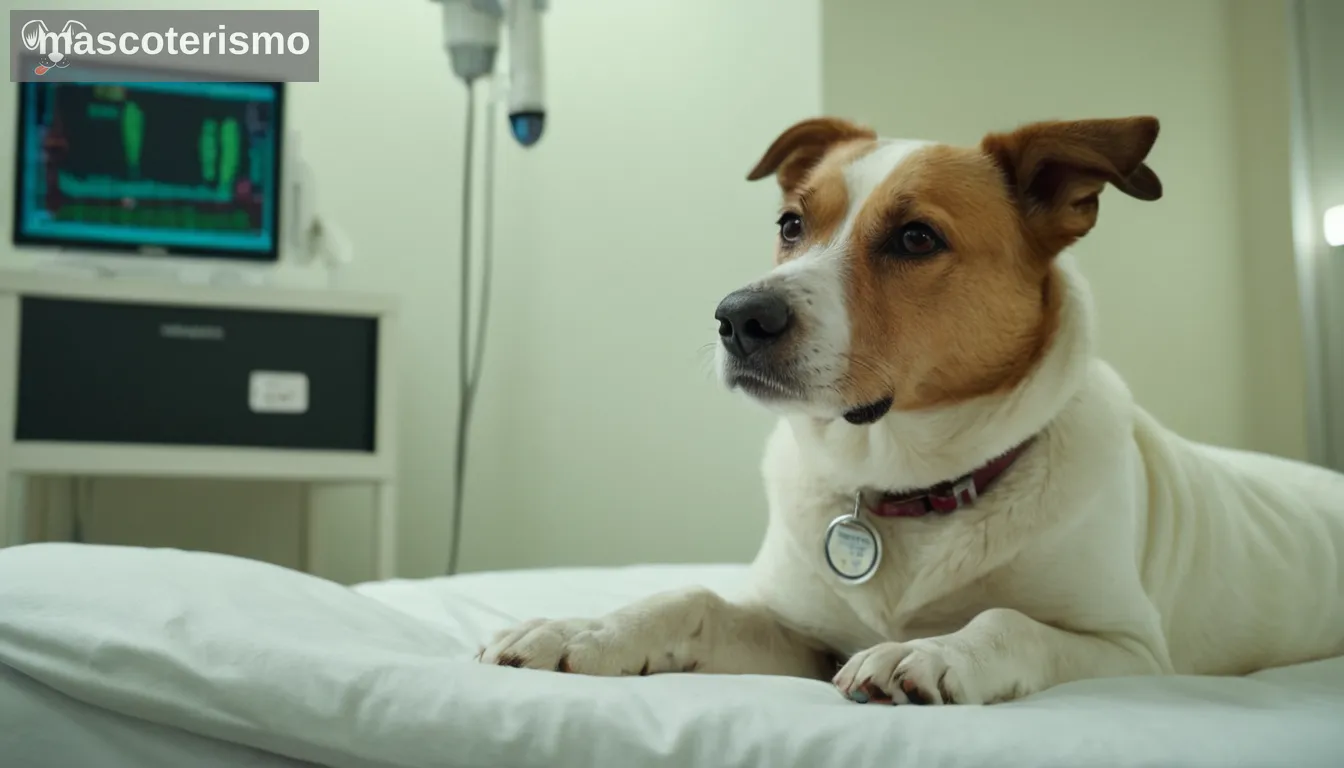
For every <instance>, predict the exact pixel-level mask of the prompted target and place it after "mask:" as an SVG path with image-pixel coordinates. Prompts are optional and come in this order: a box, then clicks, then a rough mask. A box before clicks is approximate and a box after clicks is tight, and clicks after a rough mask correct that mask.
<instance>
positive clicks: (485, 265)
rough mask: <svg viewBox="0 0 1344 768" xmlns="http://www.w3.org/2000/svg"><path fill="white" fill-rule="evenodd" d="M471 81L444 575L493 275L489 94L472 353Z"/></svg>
mask: <svg viewBox="0 0 1344 768" xmlns="http://www.w3.org/2000/svg"><path fill="white" fill-rule="evenodd" d="M474 85H475V82H474V81H468V82H467V124H466V139H465V142H464V143H465V151H464V153H463V155H464V159H463V168H462V224H461V226H462V244H461V248H462V252H461V259H462V277H461V280H462V283H461V290H460V292H459V293H460V298H459V313H458V315H459V319H458V323H459V326H458V337H457V338H458V350H457V364H458V406H457V453H456V457H455V464H454V467H453V469H454V471H453V509H452V539H451V540H450V541H449V544H448V575H450V576H451V575H453V574H455V573H457V567H458V559H459V556H460V554H461V543H462V502H463V497H464V492H465V489H466V479H467V478H466V474H467V449H468V448H469V447H470V442H471V439H470V431H471V414H472V410H473V406H474V405H475V404H476V390H477V387H478V386H479V385H480V381H481V370H482V362H483V361H484V359H485V336H486V333H485V331H486V325H487V323H488V322H489V317H490V287H491V286H490V284H491V278H492V276H493V273H494V229H495V222H494V208H495V206H494V200H495V192H494V189H495V115H496V106H495V99H493V98H490V99H489V100H488V103H487V105H486V116H485V127H486V131H485V169H484V170H485V181H484V189H483V194H484V196H485V200H484V201H483V202H484V208H483V214H484V215H483V217H482V224H483V225H484V227H485V232H484V234H483V235H482V247H481V251H482V252H481V304H480V308H479V309H478V310H477V319H476V348H475V354H472V351H471V348H470V345H469V342H470V340H471V325H470V319H471V304H470V299H471V215H472V205H471V201H472V196H473V195H474V194H475V189H474V188H473V185H472V161H473V160H474V159H475V154H476V153H475V148H476V147H475V143H476V142H475V128H476V89H475V87H474Z"/></svg>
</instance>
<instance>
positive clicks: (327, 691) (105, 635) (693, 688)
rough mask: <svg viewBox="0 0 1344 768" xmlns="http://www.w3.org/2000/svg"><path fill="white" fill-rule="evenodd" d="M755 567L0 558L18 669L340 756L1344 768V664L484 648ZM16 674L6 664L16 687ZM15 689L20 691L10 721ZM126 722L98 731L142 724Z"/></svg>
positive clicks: (49, 551) (250, 741) (180, 556)
mask: <svg viewBox="0 0 1344 768" xmlns="http://www.w3.org/2000/svg"><path fill="white" fill-rule="evenodd" d="M741 572H742V571H741V569H740V568H738V567H735V566H715V567H689V566H688V567H673V566H664V567H655V566H647V567H635V568H626V569H586V570H585V569H579V570H573V569H571V570H553V571H536V572H519V573H500V574H481V575H468V576H460V577H456V578H453V579H436V580H429V581H421V582H388V583H383V584H368V585H363V586H361V587H358V588H355V589H346V588H343V587H340V586H338V585H335V584H331V583H329V582H324V581H321V580H319V579H316V578H312V577H309V576H305V575H303V574H299V573H295V572H292V571H287V570H284V569H280V568H276V567H273V566H269V565H265V564H262V563H257V562H253V561H247V560H241V559H236V558H230V557H224V556H219V555H209V554H201V553H186V552H179V551H173V550H141V549H129V548H112V547H87V546H85V547H80V546H76V545H54V544H46V545H30V546H26V547H20V548H16V549H9V550H4V551H0V663H3V664H5V665H7V666H9V667H11V668H12V669H13V670H15V671H17V672H19V673H22V675H26V676H28V677H31V678H33V679H35V680H37V681H40V682H42V683H44V684H46V685H48V686H50V687H51V688H53V689H55V690H56V691H59V692H61V693H63V694H65V695H67V696H69V697H70V698H72V699H74V700H77V701H80V702H85V703H87V704H92V705H94V706H97V707H104V708H107V709H110V710H114V711H116V712H119V713H122V715H124V716H129V717H130V718H137V719H139V720H143V721H148V722H149V723H157V724H161V725H167V726H171V727H172V728H177V729H181V730H185V731H189V732H191V733H193V734H197V735H199V736H204V737H208V738H210V739H219V740H223V741H226V742H234V743H237V744H242V745H247V746H249V747H254V748H258V749H262V750H267V751H270V752H274V753H277V754H279V755H284V756H288V757H290V758H294V759H299V760H309V761H313V762H318V763H323V764H328V765H333V766H501V765H517V766H538V767H542V766H544V767H545V768H561V767H563V766H621V768H638V766H646V765H676V766H690V765H714V766H736V765H768V766H780V767H781V768H787V767H788V766H799V767H800V768H802V767H803V766H806V767H808V768H815V767H816V766H830V765H834V766H845V767H846V768H853V767H854V766H866V765H873V766H878V765H881V766H905V765H915V766H934V765H938V766H957V767H961V766H967V767H969V766H1009V767H1011V766H1019V765H1020V766H1040V767H1047V766H1069V767H1070V768H1074V767H1075V766H1079V765H1087V766H1164V767H1166V768H1173V767H1182V766H1209V767H1210V768H1213V767H1214V766H1217V767H1219V768H1225V767H1226V766H1267V765H1276V766H1277V765H1285V766H1288V765H1290V766H1293V767H1294V768H1312V767H1313V766H1321V768H1326V767H1327V766H1329V767H1331V768H1337V766H1339V765H1342V764H1344V726H1342V725H1341V724H1342V723H1344V659H1336V660H1329V661H1323V662H1317V663H1314V664H1307V665H1302V666H1299V667H1295V668H1291V669H1283V670H1275V671H1271V672H1266V673H1261V674H1259V675H1256V676H1254V677H1253V678H1246V679H1195V678H1170V679H1131V680H1110V681H1092V682H1087V683H1079V684H1074V685H1068V686H1063V687H1060V688H1057V689H1055V690H1052V691H1048V692H1046V693H1044V694H1041V695H1038V696H1035V697H1032V698H1030V699H1027V700H1024V701H1020V702H1016V703H1013V704H1005V705H998V706H993V707H946V708H915V707H901V708H895V707H880V706H873V705H867V706H861V705H857V704H852V703H850V702H847V701H845V700H843V699H842V698H841V697H840V696H838V695H837V694H836V693H835V692H834V691H832V690H831V688H830V686H828V685H827V684H825V683H821V682H812V681H805V680H791V679H782V678H755V677H752V678H744V677H728V676H724V677H712V676H707V675H656V676H651V677H647V678H625V679H598V678H587V677H580V676H570V675H560V674H555V673H548V672H535V671H529V670H517V669H510V668H495V667H486V666H482V665H479V664H477V663H475V662H474V661H471V660H470V655H471V654H473V653H475V651H476V648H477V646H478V644H479V643H481V642H482V641H483V640H484V639H485V638H486V637H487V636H488V635H489V634H490V633H491V632H493V631H494V630H495V629H498V628H502V627H504V626H506V625H508V624H511V623H513V622H515V621H517V620H520V619H525V618H530V617H532V616H534V615H551V616H561V615H594V614H598V613H601V612H603V611H606V610H609V609H612V608H615V607H617V606H619V605H621V604H623V603H625V602H627V601H628V600H631V599H634V598H637V597H639V596H641V595H645V594H649V593H651V592H655V591H658V590H662V589H666V588H669V587H673V586H679V585H682V584H688V583H701V584H705V585H707V586H710V587H711V588H715V589H720V590H722V591H731V589H732V587H733V585H734V584H735V582H736V580H737V578H738V577H739V576H740V575H741ZM15 679H21V678H16V677H15V676H13V675H4V676H0V689H4V688H7V687H10V685H9V684H12V683H13V681H14V680H15ZM13 700H16V699H14V698H13V697H10V696H8V695H6V696H0V707H5V709H0V713H5V718H6V720H9V719H10V714H9V713H8V708H9V707H10V705H9V703H8V702H10V701H13ZM32 721H33V718H30V719H29V723H30V725H31V724H32ZM115 722H116V723H117V724H114V720H113V719H111V718H109V719H108V720H106V721H105V722H104V723H103V724H102V725H100V726H99V727H101V728H103V729H106V730H108V731H109V732H110V731H111V730H114V729H115V728H122V727H126V726H125V723H128V722H133V721H129V720H126V719H125V718H121V719H119V720H116V721H115ZM61 727H69V726H68V724H63V725H62V726H61ZM137 727H139V728H140V729H141V730H140V731H139V732H138V733H139V734H140V736H141V737H143V738H151V737H150V736H148V735H145V734H149V733H151V732H152V733H154V734H157V735H163V734H169V735H172V734H175V732H174V731H172V730H168V729H152V730H146V729H145V726H144V725H143V724H140V725H139V726H137ZM3 733H4V730H3V728H0V734H3ZM53 739H59V735H58V734H56V735H53V736H52V737H50V738H49V739H48V740H47V741H45V742H41V743H47V744H50V745H52V746H53V747H55V746H59V741H54V740H53ZM6 741H8V738H6ZM39 741H41V740H39ZM104 741H105V743H107V744H108V748H109V749H111V748H114V745H115V742H116V741H117V739H105V740H104ZM123 741H133V740H132V739H123ZM202 743H210V742H202ZM0 746H3V745H0ZM219 747H220V748H227V745H219ZM141 748H145V747H144V746H143V745H142V747H141ZM3 751H4V753H5V754H6V757H9V756H10V755H12V754H15V753H13V752H10V751H9V750H8V749H5V750H3ZM163 754H168V753H167V752H164V753H163ZM248 754H251V753H248ZM254 756H255V755H254ZM249 759H250V758H249ZM257 759H258V760H260V759H261V758H260V757H258V758H257ZM240 761H241V762H239V763H237V764H249V763H248V762H247V761H246V760H242V759H241V758H240ZM124 762H125V763H126V764H132V763H133V762H134V761H132V760H126V761H124ZM20 764H42V763H33V762H23V761H21V762H20ZM46 764H53V765H54V764H56V763H54V762H50V761H48V762H47V763H46ZM141 764H149V763H147V762H142V763H141ZM173 764H174V765H183V764H185V763H182V762H174V763H173Z"/></svg>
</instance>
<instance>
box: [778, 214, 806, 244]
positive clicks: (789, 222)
mask: <svg viewBox="0 0 1344 768" xmlns="http://www.w3.org/2000/svg"><path fill="white" fill-rule="evenodd" d="M775 223H776V224H779V237H780V239H782V240H783V241H784V242H786V243H796V242H798V238H800V237H802V236H803V217H802V216H799V215H798V214H796V213H786V214H784V215H783V216H780V217H779V221H777V222H775Z"/></svg>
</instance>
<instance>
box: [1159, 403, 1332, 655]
mask: <svg viewBox="0 0 1344 768" xmlns="http://www.w3.org/2000/svg"><path fill="white" fill-rule="evenodd" d="M1134 437H1135V441H1136V445H1137V447H1138V451H1139V454H1140V455H1141V457H1142V461H1143V466H1144V468H1145V474H1146V477H1147V483H1148V489H1147V490H1148V493H1147V515H1146V517H1145V523H1146V530H1145V531H1144V535H1143V537H1142V540H1141V541H1140V543H1139V544H1140V568H1141V571H1142V576H1143V582H1144V586H1145V588H1146V589H1147V590H1148V592H1149V594H1150V595H1151V597H1152V599H1153V600H1154V602H1155V603H1156V604H1157V606H1158V609H1159V611H1160V612H1161V613H1162V616H1163V622H1164V624H1165V629H1166V635H1167V638H1168V643H1169V647H1170V651H1171V655H1172V661H1173V663H1174V665H1175V667H1176V669H1177V670H1178V671H1183V672H1194V673H1206V674H1229V673H1230V674H1237V673H1244V672H1248V671H1252V670H1255V669H1260V668H1264V667H1270V666H1277V665H1281V664H1287V663H1292V662H1296V661H1302V660H1306V659H1312V658H1319V657H1325V656H1331V655H1336V654H1339V653H1341V652H1344V475H1341V474H1338V473H1335V472H1332V471H1330V470H1327V469H1323V468H1321V467H1316V466H1312V465H1309V464H1305V463H1300V462H1295V461H1289V460H1287V459H1282V458H1278V457H1274V456H1268V455H1264V454H1258V453H1252V452H1247V451H1237V450H1232V449H1227V448H1219V447H1214V446H1209V445H1203V444H1199V443H1194V442H1192V441H1190V440H1186V439H1184V438H1182V437H1180V436H1178V435H1176V434H1175V433H1173V432H1172V431H1171V430H1169V429H1167V428H1165V427H1163V426H1162V425H1160V424H1159V423H1158V422H1157V421H1156V420H1155V419H1154V418H1153V417H1152V416H1150V415H1149V414H1147V413H1146V412H1143V411H1142V410H1139V411H1138V413H1137V414H1136V418H1135V428H1134Z"/></svg>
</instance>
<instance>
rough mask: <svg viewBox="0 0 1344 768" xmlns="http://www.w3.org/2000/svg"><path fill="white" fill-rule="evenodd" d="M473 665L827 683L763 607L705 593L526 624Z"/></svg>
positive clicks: (814, 659)
mask: <svg viewBox="0 0 1344 768" xmlns="http://www.w3.org/2000/svg"><path fill="white" fill-rule="evenodd" d="M479 658H480V660H481V661H483V662H485V663H487V664H500V665H504V666H512V667H528V668H532V669H551V670H557V671H560V672H576V673H580V674H588V675H651V674H657V673H661V672H691V671H695V672H708V673H718V674H761V675H788V676H794V677H810V678H813V679H821V680H824V679H827V678H828V677H829V676H830V675H831V674H832V673H833V672H834V671H835V667H834V665H833V662H830V660H829V658H828V656H827V654H826V653H824V652H823V651H821V650H820V649H819V648H817V647H815V646H812V645H810V644H808V643H807V642H806V641H804V640H803V639H802V638H801V637H800V636H798V635H796V634H794V633H793V632H791V631H789V630H787V629H785V628H784V627H782V626H781V625H780V624H779V623H778V622H777V621H775V619H774V618H773V617H772V616H771V615H770V614H769V613H768V612H767V611H765V610H764V609H762V608H760V607H757V606H753V605H749V604H739V603H731V602H729V601H727V600H725V599H723V598H722V597H720V596H719V595H717V594H715V593H713V592H711V591H709V590H707V589H699V588H697V589H688V590H681V591H676V592H668V593H664V594H660V595H655V596H653V597H650V598H648V599H645V600H641V601H639V602H637V603H634V604H632V605H629V606H627V607H625V608H623V609H621V610H619V611H616V612H615V613H611V614H608V615H607V616H604V617H602V618H600V619H564V620H558V621H557V620H540V619H538V620H533V621H530V622H527V623H525V624H522V625H520V626H518V627H515V628H514V629H511V630H508V631H505V632H502V633H500V634H499V635H497V636H496V637H495V639H494V640H493V642H491V644H490V645H489V647H487V648H485V649H483V650H482V651H481V653H480V656H479Z"/></svg>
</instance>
